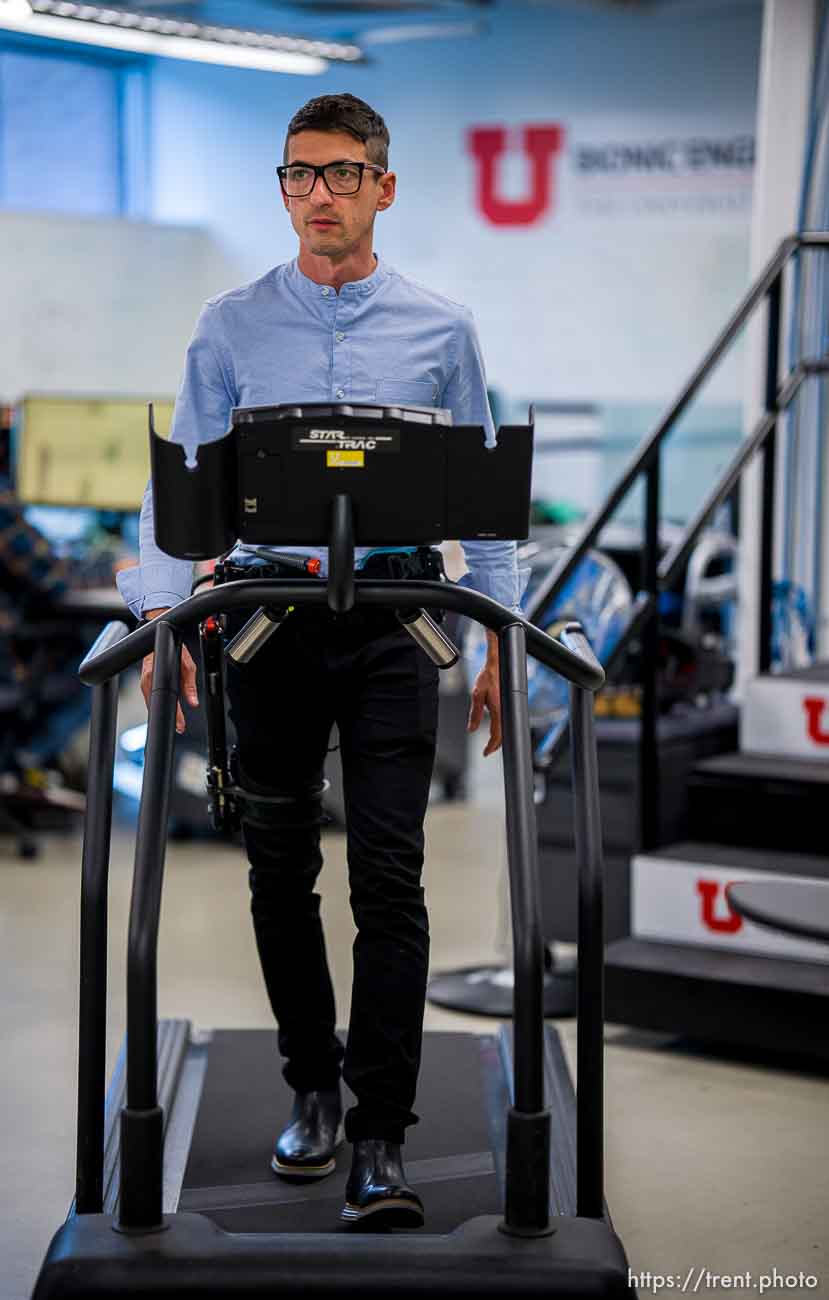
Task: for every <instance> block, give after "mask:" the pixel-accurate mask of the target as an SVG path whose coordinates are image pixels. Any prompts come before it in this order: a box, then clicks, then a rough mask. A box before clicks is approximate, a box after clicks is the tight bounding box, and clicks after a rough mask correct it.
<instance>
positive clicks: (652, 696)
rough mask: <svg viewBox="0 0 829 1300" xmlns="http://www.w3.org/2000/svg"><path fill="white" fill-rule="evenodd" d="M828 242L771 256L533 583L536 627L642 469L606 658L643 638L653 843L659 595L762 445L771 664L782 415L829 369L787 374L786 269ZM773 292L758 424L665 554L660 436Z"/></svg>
mask: <svg viewBox="0 0 829 1300" xmlns="http://www.w3.org/2000/svg"><path fill="white" fill-rule="evenodd" d="M827 250H829V232H827V231H808V232H804V233H802V234H799V235H791V236H789V237H788V238H787V239H784V240H783V241H782V243H781V244H780V246H779V248H778V249H777V252H776V253H775V254H774V256H773V257H772V258H771V259H770V261H769V262H768V264H767V265H766V267H765V269H764V270H763V272H762V274H761V275H760V276H759V277H758V279H757V280H756V281H755V283H754V284H753V285H752V286H751V288H750V289H749V290H748V292H747V294H746V295H745V297H744V298H743V300H742V302H741V303H740V304H739V306H738V307H737V309H736V310H735V311H734V313H733V315H732V316H731V318H730V319H729V321H728V322H727V323H726V325H725V326H724V328H723V329H722V330H721V332H720V334H719V335H718V337H717V338H716V340H715V341H714V343H713V344H712V346H711V347H710V348H709V350H708V352H707V353H706V355H705V356H704V357H703V359H702V361H701V362H700V363H699V365H698V366H697V368H696V369H695V370H694V372H693V374H692V375H691V376H690V378H689V379H688V381H687V382H686V384H685V385H684V386H683V388H682V389H681V391H680V393H679V395H678V396H677V397H676V398H675V400H674V401H673V402H672V403H671V405H670V406H669V407H668V409H667V411H666V412H665V414H664V415H663V416H662V418H661V419H660V420H659V422H658V423H657V425H656V428H655V429H654V430H653V431H652V432H651V433H650V434H648V435H647V436H646V437H645V438H644V439H643V441H642V442H641V443H640V444H639V446H638V447H637V448H636V450H635V451H634V453H633V455H632V457H631V459H630V462H629V463H628V465H627V466H626V468H625V469H624V470H623V471H622V473H621V474H620V476H619V478H618V480H617V481H616V483H615V484H614V486H613V487H612V488H611V490H610V492H609V493H608V495H607V498H606V499H605V501H604V503H603V504H602V505H601V506H600V507H599V508H598V509H597V510H596V511H594V513H593V514H592V515H591V516H590V517H589V519H587V521H586V522H585V524H584V526H583V528H582V530H581V532H580V533H579V535H578V537H577V539H576V541H575V542H574V544H573V546H572V547H571V548H569V549H568V551H567V552H566V554H565V555H563V556H562V557H561V559H560V561H559V563H558V564H557V565H556V566H555V568H554V569H553V570H552V572H551V573H550V574H549V575H548V577H547V578H546V579H545V580H544V581H543V582H542V583H541V584H540V585H539V587H538V588H537V589H536V590H535V591H534V592H533V595H532V598H531V600H530V602H529V605H528V607H527V611H526V617H527V619H528V620H529V621H530V622H531V623H534V624H536V626H539V625H541V623H542V622H543V620H544V618H545V616H546V614H547V612H548V611H549V610H551V609H552V608H553V606H554V602H555V601H556V599H557V597H558V596H559V595H560V593H561V591H562V590H563V588H564V585H565V583H566V582H567V580H568V579H569V578H570V576H571V574H572V573H573V572H574V571H575V569H576V567H577V565H578V564H579V563H580V562H581V560H582V559H583V558H584V555H585V554H586V552H587V550H588V549H589V548H590V547H591V546H592V545H593V544H594V543H595V542H596V541H597V538H598V537H599V534H600V533H601V531H602V529H603V528H604V526H605V524H606V523H607V522H608V521H609V520H610V519H611V517H612V516H613V514H614V513H615V511H616V510H617V508H618V507H619V505H620V504H621V502H622V501H623V500H624V498H625V497H626V496H627V494H628V492H629V491H630V489H631V487H632V486H633V485H634V483H635V482H636V481H637V480H638V479H639V477H640V476H641V475H644V477H645V529H644V533H645V535H644V545H643V554H642V585H641V589H640V591H639V592H638V593H637V596H636V600H635V601H634V604H633V607H632V609H631V612H630V614H629V616H628V621H627V624H626V626H625V628H624V630H623V632H622V635H621V637H620V639H619V641H618V642H617V644H616V645H615V647H614V649H613V653H612V655H611V657H610V660H609V661H608V663H607V664H605V665H604V667H605V669H606V671H607V673H608V675H609V674H610V673H611V672H612V670H613V668H614V667H615V666H616V665H617V664H618V663H620V662H621V661H622V660H623V659H624V656H625V654H626V651H627V648H628V647H629V645H630V643H631V641H633V640H634V639H637V640H639V642H640V644H641V656H640V660H641V665H642V682H641V686H642V706H641V727H640V734H639V764H640V781H639V789H640V799H641V804H640V810H639V820H640V825H639V832H640V840H641V845H642V847H643V848H644V849H650V848H654V847H655V846H656V845H657V842H658V818H659V754H658V747H657V716H658V700H657V654H658V635H659V631H658V602H659V595H660V593H661V592H662V591H665V590H667V589H669V588H670V586H671V584H672V583H673V582H674V581H675V579H676V577H677V574H678V573H679V571H680V569H681V568H682V566H683V564H684V563H685V562H686V560H687V558H688V555H689V554H690V552H691V550H692V549H693V547H694V545H695V544H696V542H697V539H698V538H699V535H700V533H701V532H702V530H703V529H704V528H705V527H706V525H707V524H708V523H709V521H710V519H711V517H712V515H713V514H714V511H715V510H716V509H717V507H718V506H719V505H720V504H721V503H722V502H723V501H725V500H726V499H727V497H728V496H729V495H730V494H731V492H733V490H734V488H735V486H736V485H737V483H738V482H739V480H740V478H741V476H742V474H743V472H744V470H745V469H746V466H747V465H748V464H749V463H750V461H751V460H752V459H753V458H754V456H755V455H756V454H757V453H758V452H760V451H762V453H763V480H762V498H761V515H760V573H761V579H760V581H761V587H760V605H759V629H758V631H759V647H760V659H759V668H760V671H761V672H767V671H768V669H769V667H770V664H771V641H772V566H773V554H774V490H775V464H776V431H777V423H778V420H779V418H780V415H781V413H782V412H784V411H785V410H786V409H787V408H788V407H789V406H790V405H791V403H792V402H793V401H794V399H795V397H796V396H797V394H798V392H799V390H800V388H801V386H802V385H803V383H804V382H805V381H806V380H807V379H809V378H811V377H814V376H816V375H823V374H829V353H827V354H826V355H824V356H822V357H815V358H807V359H802V360H800V361H799V362H798V363H797V364H796V365H795V366H794V367H793V368H792V370H791V371H790V372H789V373H788V374H787V375H786V376H785V378H784V379H783V380H782V381H781V378H780V342H781V304H782V297H783V276H784V274H785V272H786V269H787V267H788V265H789V264H790V263H791V262H792V261H793V260H794V259H795V258H797V257H799V256H800V254H801V253H802V252H804V251H806V252H826V251H827ZM766 299H767V300H768V312H767V318H766V372H765V392H764V409H763V414H762V416H761V418H760V419H759V420H758V422H757V424H756V425H755V427H754V429H752V431H751V433H750V434H749V435H748V436H747V437H746V438H744V439H743V440H742V442H741V443H740V446H739V447H738V449H737V451H736V452H735V454H734V456H733V457H732V459H731V461H730V463H729V465H728V466H727V468H726V469H725V470H724V472H723V473H722V475H721V476H720V478H719V480H718V481H717V483H716V484H715V486H714V487H713V488H712V489H711V491H710V492H709V494H708V496H707V497H706V498H705V501H704V502H703V504H702V505H701V506H700V508H699V509H698V510H697V512H696V514H695V515H694V517H693V519H692V520H691V521H690V523H689V524H688V526H687V528H686V529H685V532H684V533H683V535H682V537H681V538H680V539H679V540H678V541H677V542H676V543H675V544H674V546H673V547H672V548H671V550H670V551H669V552H668V554H666V555H665V556H664V558H662V559H661V560H660V558H659V514H660V496H661V487H662V461H661V454H662V448H663V444H664V443H665V441H666V439H667V437H668V436H669V434H670V433H671V432H672V431H673V429H674V428H675V426H676V424H677V421H678V420H679V418H680V416H682V415H683V413H684V412H685V410H686V408H687V407H688V406H689V405H690V403H691V401H692V400H693V398H694V397H695V396H696V395H697V393H698V392H699V390H700V388H701V387H702V385H703V384H704V383H705V381H706V380H707V379H708V378H709V376H710V374H711V372H712V370H713V369H714V367H715V366H716V365H717V364H718V363H719V361H720V360H721V359H722V357H723V356H724V355H725V354H726V353H727V352H728V351H729V349H730V348H731V346H732V345H733V343H734V341H735V339H736V338H737V336H738V334H739V333H740V331H741V330H742V329H743V327H744V326H745V325H746V323H747V322H748V321H749V319H750V318H751V317H752V316H753V315H754V313H755V311H756V310H757V308H758V307H759V306H760V305H761V304H762V303H763V302H764V301H765V300H766ZM566 734H567V723H566V721H565V722H562V723H561V724H560V725H558V726H556V727H555V728H553V729H552V730H551V731H550V732H548V734H547V736H546V737H545V738H544V741H543V742H542V746H541V748H540V749H537V750H536V764H537V766H538V767H540V768H544V767H549V766H550V764H551V763H552V762H553V761H554V759H555V757H556V755H557V754H558V752H559V750H560V748H561V746H562V744H563V743H564V739H565V737H566Z"/></svg>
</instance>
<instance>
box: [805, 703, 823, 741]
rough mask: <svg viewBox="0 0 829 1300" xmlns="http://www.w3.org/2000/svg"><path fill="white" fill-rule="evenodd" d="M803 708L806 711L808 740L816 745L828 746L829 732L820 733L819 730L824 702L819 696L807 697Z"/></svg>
mask: <svg viewBox="0 0 829 1300" xmlns="http://www.w3.org/2000/svg"><path fill="white" fill-rule="evenodd" d="M803 707H804V709H805V710H806V723H807V730H808V732H809V739H810V740H813V741H814V742H815V744H816V745H829V731H821V729H820V719H821V717H822V716H823V710H824V709H825V708H826V700H824V699H821V697H820V696H819V695H812V696H807V697H806V699H805V700H804V701H803Z"/></svg>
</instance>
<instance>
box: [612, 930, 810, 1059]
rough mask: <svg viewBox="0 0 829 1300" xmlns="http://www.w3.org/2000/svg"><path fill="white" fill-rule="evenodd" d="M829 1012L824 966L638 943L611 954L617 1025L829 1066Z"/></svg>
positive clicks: (620, 945)
mask: <svg viewBox="0 0 829 1300" xmlns="http://www.w3.org/2000/svg"><path fill="white" fill-rule="evenodd" d="M828 1011H829V966H828V965H827V964H826V963H819V962H807V961H794V960H787V959H785V958H782V957H766V956H760V955H755V954H745V953H736V952H728V951H717V950H714V949H711V948H704V947H701V946H699V945H696V944H679V943H660V942H657V941H655V940H647V939H638V938H633V937H631V938H627V939H617V940H616V941H615V943H612V944H610V945H609V946H608V948H607V954H606V966H605V1017H606V1019H607V1020H608V1021H610V1022H613V1023H617V1024H624V1025H633V1026H636V1027H637V1028H640V1029H652V1030H657V1031H659V1032H662V1033H672V1034H678V1035H682V1036H684V1037H688V1038H696V1039H702V1040H707V1041H710V1042H712V1043H721V1044H725V1043H727V1044H730V1045H734V1046H739V1047H750V1048H761V1049H768V1050H773V1051H778V1052H785V1053H797V1054H798V1055H807V1056H812V1057H819V1058H821V1059H822V1060H829V1033H827V1024H829V1016H827V1012H828Z"/></svg>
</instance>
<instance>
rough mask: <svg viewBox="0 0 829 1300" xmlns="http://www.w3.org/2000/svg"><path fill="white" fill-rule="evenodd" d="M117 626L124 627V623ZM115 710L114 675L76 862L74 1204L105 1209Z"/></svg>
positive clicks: (95, 737) (94, 722)
mask: <svg viewBox="0 0 829 1300" xmlns="http://www.w3.org/2000/svg"><path fill="white" fill-rule="evenodd" d="M123 630H124V632H126V630H127V629H126V627H124V629H123ZM117 718H118V680H117V678H114V679H110V680H109V681H107V682H104V683H102V685H100V686H96V687H94V688H93V691H92V719H91V726H90V740H89V768H88V774H87V789H86V812H85V815H84V835H83V860H82V866H81V959H80V976H81V978H80V999H79V1009H78V1146H77V1164H76V1178H75V1209H76V1211H77V1213H78V1214H100V1213H101V1212H102V1210H103V1197H104V1103H105V1088H106V1080H105V1075H106V1001H107V895H108V884H109V849H110V834H111V830H112V770H113V765H114V762H115V732H116V724H117Z"/></svg>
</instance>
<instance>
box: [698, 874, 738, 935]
mask: <svg viewBox="0 0 829 1300" xmlns="http://www.w3.org/2000/svg"><path fill="white" fill-rule="evenodd" d="M719 892H720V886H719V883H718V882H717V881H716V880H698V881H697V893H698V894H699V896H700V898H701V899H702V923H703V925H704V926H705V927H706V929H708V930H714V931H715V933H717V934H736V933H737V931H738V930H739V929H740V928H741V927H742V924H743V918H742V917H741V916H738V915H737V913H736V912H732V910H731V908H730V906H729V903H728V899H727V898H726V897H725V894H724V893H723V902H724V903H725V915H724V916H717V915H716V913H715V905H716V902H717V894H718V893H719Z"/></svg>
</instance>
